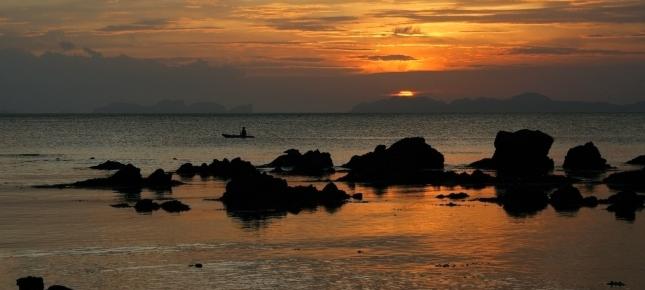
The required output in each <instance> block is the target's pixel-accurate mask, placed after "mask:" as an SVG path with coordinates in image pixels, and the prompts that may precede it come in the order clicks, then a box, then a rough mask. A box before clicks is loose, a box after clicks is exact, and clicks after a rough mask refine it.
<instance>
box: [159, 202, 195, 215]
mask: <svg viewBox="0 0 645 290" xmlns="http://www.w3.org/2000/svg"><path fill="white" fill-rule="evenodd" d="M161 208H162V209H163V210H165V211H167V212H182V211H189V210H190V206H188V205H186V204H184V203H182V202H181V201H178V200H169V201H166V202H164V203H162V204H161Z"/></svg>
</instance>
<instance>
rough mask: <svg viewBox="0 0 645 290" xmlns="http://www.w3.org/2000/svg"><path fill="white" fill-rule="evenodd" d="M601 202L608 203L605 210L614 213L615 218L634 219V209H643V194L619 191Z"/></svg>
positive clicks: (644, 202)
mask: <svg viewBox="0 0 645 290" xmlns="http://www.w3.org/2000/svg"><path fill="white" fill-rule="evenodd" d="M603 203H608V204H610V205H609V206H608V207H607V210H608V211H610V212H613V213H614V214H616V218H618V219H625V220H634V219H635V218H636V216H635V214H636V211H638V210H642V209H643V206H644V204H645V196H643V195H638V194H636V193H635V192H633V191H621V192H619V193H616V194H614V195H612V196H610V197H609V198H608V199H607V200H605V201H603Z"/></svg>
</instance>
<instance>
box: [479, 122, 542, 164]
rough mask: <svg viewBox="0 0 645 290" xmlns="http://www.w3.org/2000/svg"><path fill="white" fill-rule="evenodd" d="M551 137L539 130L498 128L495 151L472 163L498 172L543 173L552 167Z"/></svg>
mask: <svg viewBox="0 0 645 290" xmlns="http://www.w3.org/2000/svg"><path fill="white" fill-rule="evenodd" d="M552 144H553V138H552V137H551V136H549V135H547V134H545V133H543V132H541V131H532V130H527V129H523V130H519V131H516V132H506V131H499V132H498V133H497V136H496V137H495V153H494V154H493V157H492V158H485V159H482V160H480V161H477V162H474V163H472V164H471V166H472V167H475V168H482V169H496V170H497V171H498V174H500V175H543V174H546V173H548V172H549V171H551V170H553V167H554V166H553V159H551V158H549V156H548V154H549V150H550V149H551V145H552Z"/></svg>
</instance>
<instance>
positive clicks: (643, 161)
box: [627, 155, 645, 165]
mask: <svg viewBox="0 0 645 290" xmlns="http://www.w3.org/2000/svg"><path fill="white" fill-rule="evenodd" d="M627 164H631V165H645V155H641V156H638V157H636V158H634V159H632V160H629V161H627Z"/></svg>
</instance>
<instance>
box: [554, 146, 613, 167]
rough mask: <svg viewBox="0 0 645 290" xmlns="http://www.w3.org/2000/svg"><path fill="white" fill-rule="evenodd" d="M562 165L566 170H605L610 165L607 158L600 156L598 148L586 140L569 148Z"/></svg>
mask: <svg viewBox="0 0 645 290" xmlns="http://www.w3.org/2000/svg"><path fill="white" fill-rule="evenodd" d="M562 167H563V168H564V169H566V170H605V169H608V168H609V167H610V166H609V164H607V160H605V159H604V158H602V155H600V151H599V150H598V148H597V147H596V146H595V145H594V144H593V143H592V142H588V143H586V144H585V145H580V146H576V147H573V148H571V149H569V151H568V152H567V155H566V156H565V158H564V164H562Z"/></svg>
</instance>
